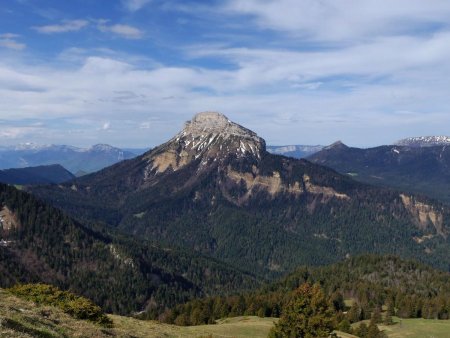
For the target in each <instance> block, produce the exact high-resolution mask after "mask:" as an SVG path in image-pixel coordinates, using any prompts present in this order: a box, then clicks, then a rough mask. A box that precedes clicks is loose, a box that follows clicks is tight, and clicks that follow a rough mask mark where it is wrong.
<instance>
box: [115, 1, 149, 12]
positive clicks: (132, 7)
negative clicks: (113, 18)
mask: <svg viewBox="0 0 450 338" xmlns="http://www.w3.org/2000/svg"><path fill="white" fill-rule="evenodd" d="M151 1H152V0H122V4H123V5H124V6H125V8H126V9H128V10H129V11H131V12H134V11H137V10H140V9H141V8H143V7H144V6H146V5H147V4H148V3H150V2H151Z"/></svg>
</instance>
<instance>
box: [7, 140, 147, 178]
mask: <svg viewBox="0 0 450 338" xmlns="http://www.w3.org/2000/svg"><path fill="white" fill-rule="evenodd" d="M140 151H141V150H138V149H136V152H137V153H134V152H132V151H129V150H122V149H119V148H115V147H112V146H110V145H107V144H97V145H94V146H92V147H90V148H78V147H73V146H67V145H36V144H33V143H26V144H20V145H17V146H11V147H0V169H9V168H25V167H33V166H42V165H51V164H60V165H62V166H63V167H64V168H66V169H67V170H69V171H70V172H72V173H73V174H76V175H77V176H78V175H79V174H85V173H90V172H94V171H97V170H100V169H102V168H104V167H107V166H110V165H112V164H114V163H117V162H119V161H122V160H126V159H130V158H133V157H135V156H136V155H137V154H139V153H140Z"/></svg>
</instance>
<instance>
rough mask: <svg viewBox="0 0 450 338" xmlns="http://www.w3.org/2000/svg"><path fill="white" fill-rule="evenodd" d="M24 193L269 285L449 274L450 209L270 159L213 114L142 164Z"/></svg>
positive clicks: (258, 143) (246, 133) (245, 133)
mask: <svg viewBox="0 0 450 338" xmlns="http://www.w3.org/2000/svg"><path fill="white" fill-rule="evenodd" d="M31 191H32V192H33V193H34V194H36V195H38V196H40V197H41V198H45V199H47V200H48V201H50V202H51V203H53V204H55V205H57V206H59V207H61V208H63V209H64V210H66V211H67V212H69V213H71V214H72V215H73V216H75V217H78V218H79V219H85V220H89V219H95V220H98V221H104V222H106V223H108V224H110V225H111V226H114V227H117V228H119V229H121V230H123V231H126V232H129V233H132V234H134V235H138V236H142V237H145V238H148V239H152V240H155V241H158V242H162V243H166V244H167V245H174V244H175V245H177V246H183V247H185V248H190V249H194V250H197V251H199V252H202V253H204V254H207V255H211V256H213V257H215V258H218V259H220V260H223V261H225V262H227V263H229V264H233V265H235V266H239V267H245V269H247V270H248V271H251V272H253V273H257V274H266V275H268V276H276V275H279V274H282V273H283V272H285V271H289V270H291V269H293V268H294V267H296V266H298V265H300V264H326V263H330V262H334V261H336V260H338V259H340V258H342V257H344V256H345V255H347V254H356V253H362V252H382V253H397V254H400V255H402V256H405V257H416V258H418V259H421V260H423V261H427V262H430V263H432V264H434V265H435V266H439V267H441V268H444V269H447V267H448V264H449V263H450V255H449V253H450V252H449V250H450V249H449V248H450V246H449V245H448V244H449V240H448V233H449V222H450V218H449V216H450V209H449V208H447V207H444V206H443V205H441V204H439V203H435V202H433V201H430V200H427V199H422V198H418V197H415V196H411V195H408V194H403V195H402V194H399V193H397V192H394V191H390V190H385V189H379V188H375V187H371V186H366V185H363V184H360V183H357V182H355V181H353V180H352V179H351V178H349V177H346V176H343V175H340V174H338V173H337V172H335V171H333V170H331V169H328V168H326V167H323V166H319V165H316V164H313V163H311V162H308V161H306V160H297V159H294V158H287V157H283V156H278V155H273V154H270V153H268V152H267V151H266V150H265V142H264V140H263V139H261V138H260V137H258V136H257V135H256V134H255V133H253V132H251V131H250V130H248V129H246V128H244V127H241V126H239V125H237V124H235V123H233V122H231V121H229V120H228V119H227V118H226V117H225V116H223V115H221V114H218V113H201V114H198V115H196V116H195V117H194V118H193V119H192V120H191V121H190V122H188V123H186V125H185V127H184V129H183V130H182V131H181V132H180V133H179V134H177V135H176V136H175V137H173V138H172V139H171V140H169V141H168V142H166V143H164V144H163V145H161V146H159V147H156V148H154V149H153V150H152V151H150V152H147V153H145V154H144V155H142V156H140V157H137V158H135V159H131V160H128V161H123V162H121V163H119V164H116V165H114V166H111V167H109V168H106V169H104V170H102V171H100V172H98V173H95V174H92V175H88V176H86V177H83V178H80V179H77V180H76V181H74V182H73V183H71V184H70V185H69V184H66V185H64V184H63V185H60V186H58V187H56V186H53V187H51V186H47V187H45V186H44V187H37V188H32V190H31Z"/></svg>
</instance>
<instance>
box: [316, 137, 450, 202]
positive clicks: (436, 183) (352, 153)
mask: <svg viewBox="0 0 450 338" xmlns="http://www.w3.org/2000/svg"><path fill="white" fill-rule="evenodd" d="M419 139H421V138H415V139H414V140H412V139H411V141H401V142H398V143H400V144H410V145H409V146H399V145H389V146H380V147H374V148H368V149H361V148H353V147H348V146H346V145H345V144H343V143H342V142H336V143H334V144H332V145H331V146H328V147H325V148H324V149H322V150H321V151H320V152H317V153H315V154H313V155H311V156H310V157H308V160H309V161H311V162H314V163H317V164H320V165H325V166H327V167H330V168H333V169H335V170H337V171H338V172H340V173H342V174H346V175H349V176H351V177H352V178H353V179H355V180H357V181H360V182H364V183H369V184H373V185H378V186H385V187H392V188H395V189H400V190H404V191H408V192H413V193H420V194H425V195H428V196H430V197H433V198H437V199H441V200H443V201H447V202H450V147H448V146H446V145H438V146H436V145H434V146H433V145H430V142H431V144H434V143H435V142H436V140H437V138H432V139H430V138H427V139H426V140H423V141H419ZM422 142H424V143H422ZM440 142H445V140H443V139H441V141H440Z"/></svg>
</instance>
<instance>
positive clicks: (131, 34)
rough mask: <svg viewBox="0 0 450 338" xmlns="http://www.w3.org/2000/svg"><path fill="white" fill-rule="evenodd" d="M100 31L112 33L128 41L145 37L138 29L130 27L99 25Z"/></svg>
mask: <svg viewBox="0 0 450 338" xmlns="http://www.w3.org/2000/svg"><path fill="white" fill-rule="evenodd" d="M98 29H99V30H100V31H102V32H111V33H114V34H117V35H120V36H122V37H124V38H126V39H141V38H142V37H143V36H144V32H143V31H141V30H140V29H138V28H136V27H132V26H129V25H121V24H115V25H106V24H99V26H98Z"/></svg>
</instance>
